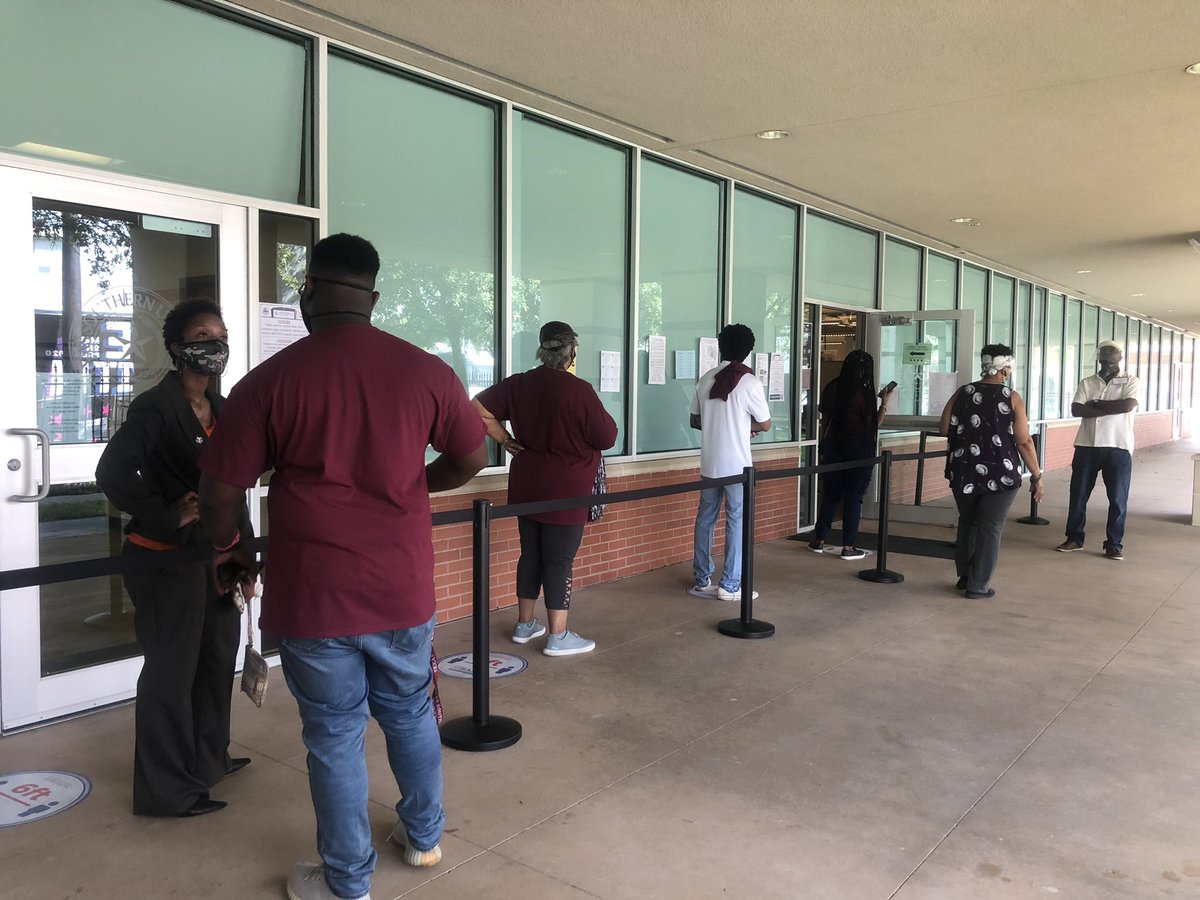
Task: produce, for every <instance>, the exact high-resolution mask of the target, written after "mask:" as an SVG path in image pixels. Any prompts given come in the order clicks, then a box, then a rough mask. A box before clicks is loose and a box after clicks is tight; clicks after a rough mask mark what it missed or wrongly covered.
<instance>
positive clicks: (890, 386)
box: [879, 381, 896, 397]
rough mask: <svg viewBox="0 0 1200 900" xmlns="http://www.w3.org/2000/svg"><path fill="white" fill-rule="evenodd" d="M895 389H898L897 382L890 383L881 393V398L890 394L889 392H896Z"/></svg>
mask: <svg viewBox="0 0 1200 900" xmlns="http://www.w3.org/2000/svg"><path fill="white" fill-rule="evenodd" d="M895 389H896V382H894V381H889V382H888V383H887V386H886V387H884V389H883V390H882V391H880V392H879V396H880V397H882V396H883V395H884V394H886V393H888V392H889V391H894V390H895Z"/></svg>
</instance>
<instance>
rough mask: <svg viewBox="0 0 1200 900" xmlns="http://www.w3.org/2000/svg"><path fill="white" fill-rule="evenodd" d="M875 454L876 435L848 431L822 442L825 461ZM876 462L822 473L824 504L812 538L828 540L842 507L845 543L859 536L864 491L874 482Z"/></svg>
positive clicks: (833, 461) (864, 457)
mask: <svg viewBox="0 0 1200 900" xmlns="http://www.w3.org/2000/svg"><path fill="white" fill-rule="evenodd" d="M874 455H875V438H874V436H873V435H869V434H846V435H842V436H841V437H829V438H826V439H825V440H824V441H823V442H822V443H821V462H822V463H841V462H850V461H851V460H854V459H870V458H871V457H873V456H874ZM873 469H874V467H873V466H863V467H862V468H861V469H839V470H838V471H836V472H825V473H824V474H823V475H821V505H820V507H819V508H818V510H817V524H816V528H814V529H813V538H815V539H816V540H818V541H823V540H825V535H827V534H828V533H829V529H830V528H831V527H832V525H833V520H834V519H836V518H837V512H838V506H841V507H842V510H843V511H842V546H843V547H853V546H854V543H855V541H857V540H858V525H859V522H861V521H862V505H863V495H864V494H865V493H866V492H867V485H869V484H870V483H871V472H872V471H873Z"/></svg>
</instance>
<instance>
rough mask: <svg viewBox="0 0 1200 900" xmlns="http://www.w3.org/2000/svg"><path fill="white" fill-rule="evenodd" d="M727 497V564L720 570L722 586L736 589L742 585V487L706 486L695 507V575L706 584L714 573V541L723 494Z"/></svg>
mask: <svg viewBox="0 0 1200 900" xmlns="http://www.w3.org/2000/svg"><path fill="white" fill-rule="evenodd" d="M722 496H724V498H725V565H724V567H723V568H722V569H721V580H720V582H719V584H720V586H721V587H722V588H723V589H724V590H727V591H736V590H737V589H738V588H740V587H741V586H742V486H741V485H740V484H727V485H725V486H723V487H715V488H703V489H702V490H701V491H700V507H699V509H697V510H696V536H695V545H694V549H693V553H692V576H693V577H694V578H695V579H696V584H698V585H699V586H700V587H705V586H706V585H707V584H708V582H709V581H710V580H711V578H712V575H713V569H714V566H713V558H712V542H713V532H714V531H715V530H716V527H717V515H718V514H719V513H720V512H721V497H722Z"/></svg>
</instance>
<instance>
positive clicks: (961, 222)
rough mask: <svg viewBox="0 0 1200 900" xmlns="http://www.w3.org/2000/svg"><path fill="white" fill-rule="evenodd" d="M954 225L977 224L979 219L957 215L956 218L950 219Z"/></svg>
mask: <svg viewBox="0 0 1200 900" xmlns="http://www.w3.org/2000/svg"><path fill="white" fill-rule="evenodd" d="M950 221H951V222H953V223H954V224H955V225H978V224H979V220H978V219H973V218H971V217H970V216H959V217H958V218H957V219H951V220H950Z"/></svg>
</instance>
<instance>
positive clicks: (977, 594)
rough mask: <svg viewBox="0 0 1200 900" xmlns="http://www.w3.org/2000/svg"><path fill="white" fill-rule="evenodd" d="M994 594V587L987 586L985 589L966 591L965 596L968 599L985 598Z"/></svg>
mask: <svg viewBox="0 0 1200 900" xmlns="http://www.w3.org/2000/svg"><path fill="white" fill-rule="evenodd" d="M995 596H996V589H995V588H988V589H987V590H986V591H967V593H966V598H967V599H968V600H987V599H989V598H991V597H995Z"/></svg>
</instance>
